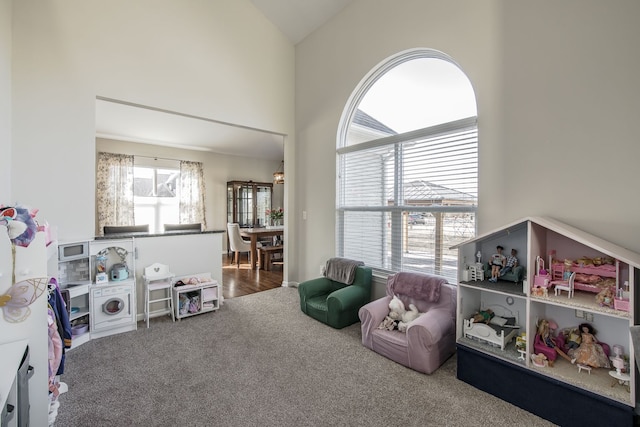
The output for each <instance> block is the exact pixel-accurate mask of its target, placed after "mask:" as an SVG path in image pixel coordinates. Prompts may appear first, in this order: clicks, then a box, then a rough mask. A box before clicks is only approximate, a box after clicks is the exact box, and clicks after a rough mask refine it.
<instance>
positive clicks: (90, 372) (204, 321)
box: [55, 288, 552, 427]
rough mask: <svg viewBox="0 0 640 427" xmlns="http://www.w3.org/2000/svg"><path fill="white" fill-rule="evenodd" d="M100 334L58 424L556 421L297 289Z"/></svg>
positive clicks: (81, 358) (74, 356)
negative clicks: (373, 347)
mask: <svg viewBox="0 0 640 427" xmlns="http://www.w3.org/2000/svg"><path fill="white" fill-rule="evenodd" d="M138 328H139V329H138V330H137V331H134V332H128V333H124V334H119V335H112V336H109V337H105V338H101V339H96V340H92V341H90V342H88V343H86V344H83V345H82V346H80V347H78V348H77V349H74V350H72V351H70V352H68V353H67V358H66V363H65V373H64V375H62V378H61V379H62V381H64V382H66V383H67V385H68V386H69V391H68V392H67V393H64V394H62V395H61V396H60V398H59V401H60V408H59V410H58V416H57V419H56V423H55V425H56V426H61V427H72V426H94V427H98V426H107V425H109V426H110V425H118V426H172V425H183V426H213V425H220V426H285V427H286V426H296V427H298V426H331V425H333V426H432V425H433V426H470V425H491V426H492V427H496V426H514V425H527V426H549V425H552V424H550V423H549V422H547V421H545V420H543V419H541V418H539V417H537V416H535V415H533V414H530V413H528V412H526V411H524V410H522V409H519V408H517V407H515V406H513V405H511V404H509V403H506V402H504V401H502V400H500V399H497V398H495V397H493V396H491V395H489V394H487V393H484V392H482V391H479V390H477V389H475V388H473V387H471V386H469V385H467V384H466V383H463V382H461V381H459V380H457V379H456V360H455V356H453V357H452V358H450V359H449V360H448V361H447V362H446V363H445V364H444V365H443V366H442V367H441V368H440V369H438V370H437V371H436V372H435V373H434V374H432V375H423V374H420V373H418V372H415V371H412V370H410V369H407V368H405V367H403V366H401V365H398V364H396V363H394V362H392V361H390V360H388V359H386V358H384V357H382V356H380V355H378V354H376V353H374V352H372V351H370V350H369V349H367V348H365V347H363V346H362V343H361V333H360V324H359V323H357V324H354V325H352V326H349V327H347V328H344V329H341V330H335V329H332V328H330V327H328V326H326V325H324V324H322V323H320V322H317V321H315V320H314V319H311V318H310V317H308V316H306V315H304V314H303V313H302V312H301V311H300V308H299V302H298V293H297V289H295V288H277V289H272V290H269V291H264V292H259V293H256V294H252V295H248V296H243V297H238V298H231V299H227V300H225V303H224V305H223V306H222V307H221V308H220V310H218V311H217V312H214V313H207V314H202V315H198V316H193V317H189V318H186V319H182V320H181V321H179V322H178V321H177V322H175V323H172V322H171V319H170V318H169V317H162V318H156V319H152V320H151V327H150V329H147V328H146V327H145V325H144V323H143V322H140V323H139V324H138Z"/></svg>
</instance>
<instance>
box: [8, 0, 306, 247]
mask: <svg viewBox="0 0 640 427" xmlns="http://www.w3.org/2000/svg"><path fill="white" fill-rule="evenodd" d="M12 22H13V54H14V57H13V92H14V93H13V95H14V97H13V104H12V107H13V110H12V113H13V126H14V128H13V155H12V159H13V164H14V165H17V164H20V165H25V166H28V167H20V168H17V167H16V168H14V170H13V172H12V179H11V183H12V190H13V194H14V197H15V198H16V199H18V200H19V201H20V202H22V203H24V204H27V205H29V206H32V207H38V208H40V209H41V211H40V212H41V215H42V217H44V218H47V220H48V221H49V222H50V223H51V224H56V225H57V226H58V232H59V236H60V238H61V239H64V240H74V239H83V238H89V237H91V236H93V234H94V222H95V213H94V211H95V208H94V206H95V202H94V193H95V190H94V188H95V179H94V176H95V150H96V149H95V124H94V122H95V117H94V116H95V97H96V96H105V97H109V98H115V99H122V100H126V101H131V102H135V103H140V104H144V105H150V106H154V107H159V108H163V109H167V110H172V111H179V112H182V113H187V114H192V115H197V116H201V117H206V118H212V119H216V120H221V121H225V122H229V123H236V124H242V125H246V126H250V127H254V128H259V129H265V130H268V131H273V132H279V133H283V134H288V135H293V129H294V124H293V123H294V122H293V119H294V104H293V102H294V96H293V90H294V84H293V78H294V69H293V67H294V48H293V46H292V45H291V43H290V42H289V41H288V40H287V39H286V38H285V37H284V35H282V33H280V32H279V31H278V30H277V29H276V28H275V27H274V26H273V25H272V24H271V23H270V22H269V21H267V20H266V18H265V17H264V16H263V15H262V14H261V13H260V12H259V11H257V10H256V9H255V7H254V6H253V5H252V4H251V2H250V1H249V0H235V1H207V2H202V1H197V0H184V1H179V2H176V1H167V0H163V1H158V0H137V1H135V2H131V1H127V0H114V1H109V2H104V1H100V0H54V1H50V0H29V1H15V2H14V3H13V21H12ZM5 56H7V55H5V54H4V53H3V55H2V57H5ZM288 142H289V143H293V140H292V139H288ZM289 150H291V148H289ZM271 173H273V171H271ZM223 181H224V182H226V177H224V178H223ZM221 185H224V184H221ZM209 191H213V192H220V191H222V190H221V188H216V187H215V186H213V188H211V189H210V190H209ZM214 224H215V221H214Z"/></svg>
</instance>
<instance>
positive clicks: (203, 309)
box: [172, 273, 220, 319]
mask: <svg viewBox="0 0 640 427" xmlns="http://www.w3.org/2000/svg"><path fill="white" fill-rule="evenodd" d="M178 281H181V282H183V283H185V285H183V286H174V287H173V290H172V292H173V308H174V310H175V316H176V319H181V318H183V317H189V316H194V315H196V314H202V313H208V312H210V311H214V310H217V309H218V308H220V286H219V284H218V281H217V280H214V279H212V278H211V273H201V274H194V275H190V276H184V277H177V278H176V279H175V282H178ZM175 282H174V283H175Z"/></svg>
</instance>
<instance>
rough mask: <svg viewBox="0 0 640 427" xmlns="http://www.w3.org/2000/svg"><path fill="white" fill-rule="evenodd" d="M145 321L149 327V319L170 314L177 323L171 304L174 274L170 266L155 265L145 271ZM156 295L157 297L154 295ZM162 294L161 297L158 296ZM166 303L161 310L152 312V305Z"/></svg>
mask: <svg viewBox="0 0 640 427" xmlns="http://www.w3.org/2000/svg"><path fill="white" fill-rule="evenodd" d="M142 277H143V279H144V321H145V322H146V323H147V328H148V327H149V318H150V317H152V315H154V316H160V315H163V314H170V315H171V320H172V321H173V322H175V321H176V318H175V316H174V314H173V305H172V302H171V284H172V280H173V273H171V271H170V270H169V266H168V265H164V264H160V263H157V262H156V263H153V264H151V265H150V266H148V267H146V268H145V269H144V275H143V276H142ZM153 294H155V296H154V295H153ZM158 294H161V295H158ZM156 303H165V304H166V306H165V307H164V308H161V309H157V310H154V311H151V304H156Z"/></svg>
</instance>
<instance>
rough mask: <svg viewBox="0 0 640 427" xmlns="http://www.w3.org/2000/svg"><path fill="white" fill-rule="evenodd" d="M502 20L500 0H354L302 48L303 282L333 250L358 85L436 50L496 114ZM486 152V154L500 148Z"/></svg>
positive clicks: (491, 135)
mask: <svg viewBox="0 0 640 427" xmlns="http://www.w3.org/2000/svg"><path fill="white" fill-rule="evenodd" d="M498 17H499V14H498V11H497V8H496V2H495V1H489V2H486V1H484V2H474V1H466V2H460V1H457V2H444V1H424V0H420V1H403V2H386V1H356V2H354V3H352V4H351V5H350V6H348V7H347V8H345V9H344V10H343V12H342V13H341V14H340V15H339V16H337V17H336V18H334V19H333V20H332V21H331V22H329V23H328V24H327V25H325V26H324V27H322V28H321V29H320V30H319V31H317V32H315V33H314V34H312V35H311V36H310V37H308V38H307V39H305V40H304V41H303V42H302V43H300V44H298V45H297V46H296V152H297V155H296V167H297V168H298V170H300V171H304V174H303V173H302V172H301V173H300V175H302V176H301V177H300V178H299V179H298V184H299V185H298V186H297V187H296V191H295V194H294V197H295V198H296V205H297V207H298V209H299V210H300V211H302V210H306V211H307V220H306V221H300V222H299V224H300V228H299V230H298V233H299V235H298V243H299V245H300V248H299V250H300V253H304V254H306V257H305V259H304V260H303V261H302V263H301V264H302V265H301V271H300V277H299V278H300V279H302V280H304V279H306V278H310V277H314V276H317V274H318V273H317V272H318V266H319V265H321V264H322V263H323V262H324V261H325V260H326V259H327V258H329V257H331V256H334V254H335V236H334V235H335V233H334V231H333V230H335V179H332V177H335V149H336V132H337V129H338V123H339V120H340V115H341V114H342V111H343V109H344V107H345V105H346V102H347V100H348V98H349V96H350V95H351V93H352V92H353V91H354V89H355V88H356V86H357V85H358V83H359V82H360V81H361V80H362V78H363V77H364V76H365V75H366V74H367V73H368V72H369V71H370V70H371V69H372V68H374V67H376V66H377V65H378V64H379V63H381V62H382V61H383V60H385V59H386V58H388V57H389V56H391V55H394V54H396V53H398V52H400V51H404V50H407V49H412V48H416V47H425V48H431V49H435V50H439V51H442V52H444V53H446V54H448V55H450V56H452V57H453V59H454V60H456V61H457V62H458V63H460V65H461V66H462V68H463V69H464V70H465V71H466V72H467V75H468V76H469V77H470V80H471V83H472V84H473V86H474V89H475V90H476V95H477V96H478V98H479V105H478V110H479V111H480V113H479V114H488V115H491V116H495V115H496V112H495V110H496V108H497V107H496V105H495V102H494V96H495V95H494V94H493V92H494V89H493V88H494V87H495V86H497V84H498V82H497V79H498V75H497V74H498V73H497V67H498V66H499V62H500V61H499V58H498V57H497V54H498V51H497V49H498V46H497V45H496V39H497V35H496V32H497V30H498V29H497V25H498V24H499V22H498ZM382 29H384V31H382ZM463 34H473V37H472V38H468V37H465V36H462V35H463ZM478 80H481V81H482V82H484V85H485V86H483V85H482V84H480V83H479V82H478ZM487 92H489V93H487ZM480 126H481V132H482V137H483V138H487V140H495V139H496V138H497V136H496V132H497V131H498V129H497V126H496V125H493V124H490V123H481V125H480ZM480 150H481V152H480V157H481V159H485V158H493V156H494V152H496V151H497V149H496V148H493V147H491V146H487V145H485V146H481V147H480ZM298 214H299V215H301V214H300V212H298Z"/></svg>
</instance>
